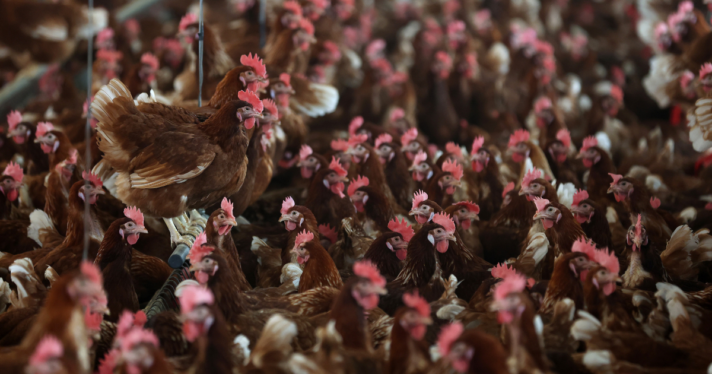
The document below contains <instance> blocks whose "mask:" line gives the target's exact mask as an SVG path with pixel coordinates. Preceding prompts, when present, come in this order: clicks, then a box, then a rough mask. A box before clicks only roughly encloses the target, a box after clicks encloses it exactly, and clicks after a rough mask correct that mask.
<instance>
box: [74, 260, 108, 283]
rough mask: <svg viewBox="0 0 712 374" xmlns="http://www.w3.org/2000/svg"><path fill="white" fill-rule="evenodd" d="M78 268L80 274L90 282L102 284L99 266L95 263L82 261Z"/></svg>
mask: <svg viewBox="0 0 712 374" xmlns="http://www.w3.org/2000/svg"><path fill="white" fill-rule="evenodd" d="M79 268H80V270H81V272H82V275H84V276H85V277H86V278H87V279H89V281H90V282H92V283H96V284H98V285H101V286H104V281H103V280H102V278H101V271H99V268H98V267H97V266H96V265H94V264H92V263H91V262H88V261H82V264H81V265H80V266H79Z"/></svg>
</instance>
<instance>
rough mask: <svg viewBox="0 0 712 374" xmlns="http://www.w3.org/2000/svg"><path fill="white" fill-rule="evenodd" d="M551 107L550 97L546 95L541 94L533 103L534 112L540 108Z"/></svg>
mask: <svg viewBox="0 0 712 374" xmlns="http://www.w3.org/2000/svg"><path fill="white" fill-rule="evenodd" d="M550 108H551V99H549V98H548V97H546V96H542V97H540V98H539V99H537V101H536V103H534V113H539V112H541V111H542V110H546V109H550Z"/></svg>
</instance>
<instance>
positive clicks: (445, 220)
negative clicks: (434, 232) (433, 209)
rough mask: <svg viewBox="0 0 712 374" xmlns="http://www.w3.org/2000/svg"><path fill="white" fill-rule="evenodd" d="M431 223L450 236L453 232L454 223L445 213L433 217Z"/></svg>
mask: <svg viewBox="0 0 712 374" xmlns="http://www.w3.org/2000/svg"><path fill="white" fill-rule="evenodd" d="M433 222H435V223H437V224H438V225H440V226H442V227H443V228H444V229H445V231H447V232H448V233H450V234H452V233H454V232H455V222H454V221H453V220H452V218H450V215H449V214H447V213H445V212H440V213H437V214H435V215H434V216H433Z"/></svg>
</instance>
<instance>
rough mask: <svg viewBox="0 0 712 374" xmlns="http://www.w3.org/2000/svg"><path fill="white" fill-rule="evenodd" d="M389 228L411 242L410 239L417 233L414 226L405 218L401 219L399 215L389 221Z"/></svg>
mask: <svg viewBox="0 0 712 374" xmlns="http://www.w3.org/2000/svg"><path fill="white" fill-rule="evenodd" d="M388 229H389V230H391V231H393V232H397V233H399V234H400V235H401V236H402V237H403V240H404V241H406V242H410V239H412V238H413V235H415V232H414V231H413V228H412V227H411V226H410V225H409V224H408V222H407V221H406V220H405V218H403V219H401V220H399V219H398V218H397V217H396V218H393V219H392V220H390V222H388Z"/></svg>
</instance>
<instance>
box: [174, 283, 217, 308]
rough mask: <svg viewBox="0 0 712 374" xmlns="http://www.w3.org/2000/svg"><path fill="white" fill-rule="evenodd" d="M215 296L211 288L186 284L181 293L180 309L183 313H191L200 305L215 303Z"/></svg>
mask: <svg viewBox="0 0 712 374" xmlns="http://www.w3.org/2000/svg"><path fill="white" fill-rule="evenodd" d="M214 301H215V298H214V297H213V293H212V292H210V290H209V289H207V288H203V287H201V286H196V285H189V286H186V287H185V288H184V289H183V290H182V292H181V295H180V300H179V302H180V311H181V313H183V314H186V313H190V312H192V311H193V309H194V308H195V307H196V306H198V305H203V304H207V305H213V302H214Z"/></svg>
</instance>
